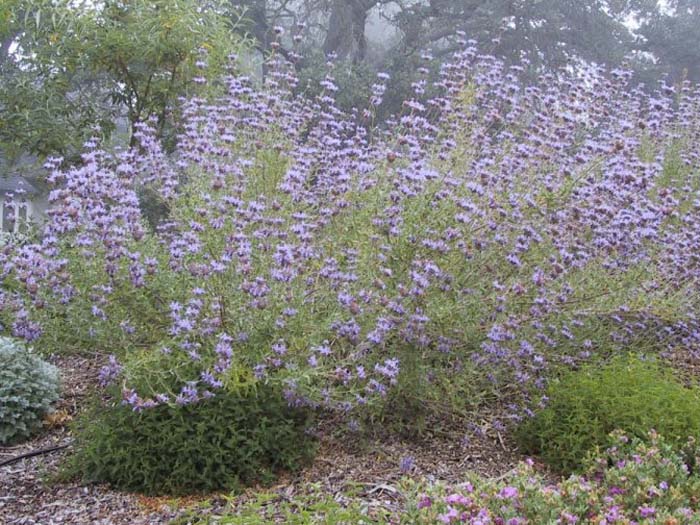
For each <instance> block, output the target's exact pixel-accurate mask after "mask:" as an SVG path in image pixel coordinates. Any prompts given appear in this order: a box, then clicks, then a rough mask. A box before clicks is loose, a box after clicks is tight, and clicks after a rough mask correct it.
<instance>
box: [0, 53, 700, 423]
mask: <svg viewBox="0 0 700 525" xmlns="http://www.w3.org/2000/svg"><path fill="white" fill-rule="evenodd" d="M463 44H464V47H463V49H462V50H461V51H460V52H458V53H457V54H456V55H455V57H454V59H453V60H452V61H451V62H449V63H447V64H445V65H444V67H443V70H442V74H441V77H440V80H439V81H438V82H437V83H436V85H434V86H432V87H431V89H426V81H421V82H419V83H417V84H416V86H414V87H415V92H416V93H415V99H414V100H409V101H407V103H406V105H405V112H404V113H403V114H402V115H399V116H397V117H396V118H395V119H393V120H390V121H389V122H387V123H386V126H384V127H382V128H377V129H375V128H371V127H370V125H369V124H368V122H371V119H368V118H367V115H363V114H361V112H351V113H349V114H345V113H343V112H342V111H340V110H339V109H338V107H337V106H336V104H335V102H334V100H333V97H332V95H333V93H334V92H335V83H334V81H333V78H332V77H331V76H328V77H327V78H326V79H325V80H324V82H323V84H322V88H323V91H322V93H321V95H320V96H318V97H317V98H315V99H313V100H308V99H305V98H303V97H302V96H300V95H296V94H295V91H294V88H295V87H296V85H297V82H298V81H297V79H296V77H295V75H294V69H293V67H291V66H290V64H288V63H286V62H285V61H284V60H283V59H282V57H280V56H274V57H273V58H272V59H271V62H270V64H269V65H268V75H267V77H266V82H265V83H264V85H262V86H261V87H257V86H256V85H255V84H254V82H252V81H251V80H250V79H248V78H246V77H243V76H231V77H228V78H225V79H223V85H224V86H225V88H226V93H225V95H224V96H221V97H219V98H216V99H203V98H192V99H190V100H187V101H183V122H182V127H181V129H182V133H181V135H180V137H179V141H178V146H177V149H176V151H175V153H174V154H172V155H166V154H165V152H164V151H163V149H162V148H161V146H160V145H159V144H158V142H157V141H156V139H155V134H154V132H153V130H152V129H151V128H150V127H149V125H148V124H144V125H142V126H141V127H140V129H139V131H138V133H137V137H138V139H139V141H140V144H139V146H138V147H136V148H133V149H131V150H129V151H127V152H124V153H122V154H118V155H116V156H112V155H109V154H107V153H105V152H103V151H101V150H100V149H99V147H98V145H97V144H96V143H90V144H88V145H87V149H86V152H85V154H84V155H83V162H82V164H81V165H79V166H77V167H73V168H70V169H67V170H63V169H61V168H60V164H61V163H60V160H59V159H51V160H50V161H49V162H48V163H47V167H48V168H49V170H50V171H51V174H50V176H49V182H50V183H51V184H52V185H53V187H54V189H53V190H52V191H51V194H50V201H51V209H50V212H49V220H48V222H47V225H46V227H45V231H44V233H43V236H42V238H41V240H40V241H38V242H37V243H36V244H31V245H12V246H9V247H6V248H3V250H2V252H0V279H1V280H2V281H1V282H2V288H0V306H1V307H2V321H3V322H2V324H3V326H5V327H7V328H8V329H9V330H11V331H12V332H13V335H15V336H20V337H24V338H26V339H28V340H32V341H34V342H35V345H38V346H41V345H46V346H47V347H48V346H50V345H53V346H56V345H59V347H60V346H61V345H65V346H71V347H79V348H85V349H88V348H89V349H91V350H95V349H96V350H101V351H108V352H113V351H114V347H115V345H118V346H119V352H118V353H119V354H120V355H121V356H122V358H123V361H124V363H123V365H124V366H127V367H128V366H129V359H130V357H129V356H130V355H131V354H132V353H134V352H135V353H139V352H144V351H147V352H159V351H162V353H163V354H167V356H168V358H169V359H171V361H168V362H169V363H171V364H173V363H179V364H180V365H177V366H176V365H174V364H173V366H174V368H175V369H177V371H173V372H172V374H171V377H173V378H176V380H177V384H176V385H175V386H173V387H172V388H171V389H170V391H162V392H160V391H158V392H156V391H144V392H135V391H133V390H131V389H130V388H129V387H128V385H127V387H126V388H125V390H124V391H125V401H126V402H128V403H130V404H132V405H133V406H135V407H143V406H152V405H155V404H159V403H162V402H166V401H170V400H174V401H175V402H178V403H191V402H195V401H197V400H199V399H202V398H206V397H209V396H211V395H214V392H215V391H216V390H217V389H218V388H221V387H222V385H224V384H225V383H226V381H227V380H228V379H229V376H230V374H231V370H232V368H236V369H237V370H238V369H240V368H244V369H246V370H249V371H250V373H251V375H254V376H255V377H257V378H259V379H263V378H266V379H267V380H279V381H282V382H284V384H285V385H286V386H285V389H286V392H287V397H288V398H289V399H290V400H293V402H295V403H304V404H308V405H311V406H323V407H325V408H330V409H334V410H339V411H342V412H344V413H345V412H349V411H351V410H353V409H354V408H356V407H360V406H363V405H365V404H367V403H368V401H371V400H373V399H381V398H382V397H383V396H385V395H386V392H387V390H388V389H390V388H391V387H392V386H393V385H395V384H396V383H397V382H399V381H400V377H401V374H402V371H403V370H404V369H405V367H413V368H414V369H415V370H413V371H412V372H416V371H417V373H418V374H419V375H420V376H424V377H431V376H434V375H435V374H443V375H446V376H447V377H448V378H449V377H452V376H454V375H457V374H460V373H462V371H463V370H465V368H471V369H474V370H477V371H478V372H479V373H480V374H481V376H482V377H483V379H484V383H483V384H479V385H475V387H478V388H493V389H495V391H496V392H498V393H500V394H502V395H504V396H506V395H507V396H512V394H513V393H514V392H517V395H518V399H519V401H518V402H516V403H515V405H514V410H513V415H514V416H515V417H520V416H521V415H522V414H523V412H522V410H521V408H517V407H522V403H520V402H521V401H526V400H531V401H534V402H539V401H540V397H541V389H542V387H543V386H544V382H545V378H546V374H547V371H548V370H549V369H550V367H552V366H562V365H563V366H570V365H572V364H575V363H577V362H579V361H581V360H584V359H588V358H589V357H590V356H591V355H593V353H594V352H595V351H596V350H598V349H601V348H603V347H605V348H606V350H609V349H611V348H612V349H614V348H620V347H623V346H626V345H632V344H634V345H641V344H646V345H648V346H650V347H652V348H653V349H656V350H659V351H673V350H679V349H682V350H683V351H689V352H695V351H697V350H698V349H700V324H699V322H698V310H697V307H698V301H697V293H696V290H697V286H698V278H699V277H700V258H699V257H698V254H699V253H700V189H699V188H698V185H697V183H696V179H697V176H698V167H699V166H700V149H698V147H697V144H699V143H700V88H698V87H696V86H693V85H691V84H689V83H683V84H681V85H679V86H669V85H666V84H661V85H660V86H659V87H658V89H656V90H655V91H652V92H651V94H649V92H647V91H643V90H642V89H640V88H632V87H631V84H630V75H629V74H628V73H627V72H626V71H619V70H614V71H605V70H603V69H595V68H593V69H588V70H585V71H576V72H556V73H545V74H543V75H542V77H541V78H540V79H539V81H538V82H536V83H532V84H530V85H527V86H524V85H523V84H522V83H521V82H520V81H519V75H520V72H521V69H522V68H521V67H519V66H513V67H509V66H507V65H506V64H504V63H503V62H501V61H500V60H498V59H496V58H494V57H490V56H484V55H481V54H479V53H478V51H477V50H476V49H475V48H474V47H473V45H472V44H473V43H471V42H464V43H463ZM386 80H387V77H386V76H385V75H381V76H380V77H379V78H378V80H377V84H376V85H375V86H374V87H373V88H372V96H371V100H370V101H368V104H369V108H370V109H369V110H368V111H370V113H371V110H372V107H373V106H372V105H373V104H374V105H377V104H380V103H381V98H382V95H383V93H384V87H383V85H384V83H385V82H386ZM428 92H430V93H437V95H436V96H432V97H431V98H428V96H427V95H426V93H428ZM144 193H148V194H149V195H156V196H157V198H158V200H159V201H158V202H159V204H160V205H161V207H162V208H163V209H165V210H167V218H166V219H165V220H163V221H161V223H160V224H159V225H158V227H157V229H156V231H153V232H152V231H150V229H149V227H148V226H147V223H146V221H145V219H144V216H143V214H142V211H141V207H140V202H139V195H142V194H144ZM144 349H145V350H144ZM164 349H166V350H164ZM119 366H121V365H119V364H118V363H116V362H112V363H110V366H109V369H108V370H105V371H104V374H103V376H104V378H105V380H107V379H114V377H115V376H116V375H117V374H118V373H119V371H120V368H119ZM180 369H183V370H188V371H190V372H188V373H189V374H190V375H189V376H187V377H183V376H182V374H180V372H179V370H180ZM412 376H413V375H412Z"/></svg>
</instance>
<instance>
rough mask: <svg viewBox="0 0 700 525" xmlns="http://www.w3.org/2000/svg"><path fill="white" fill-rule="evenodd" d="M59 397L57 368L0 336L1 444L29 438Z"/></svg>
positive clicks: (14, 342)
mask: <svg viewBox="0 0 700 525" xmlns="http://www.w3.org/2000/svg"><path fill="white" fill-rule="evenodd" d="M58 396H59V378H58V369H57V368H56V367H55V366H53V365H51V364H49V363H47V362H46V361H44V360H42V359H41V358H40V357H38V356H36V355H34V354H33V353H31V352H30V351H29V350H27V348H26V347H25V345H24V344H22V343H21V342H19V341H16V340H13V339H10V338H7V337H0V445H10V444H13V443H15V442H17V441H19V440H22V439H25V438H28V437H29V436H31V434H32V433H33V432H35V431H36V430H37V429H39V428H41V422H42V420H43V417H44V415H46V413H47V412H48V411H49V410H50V409H51V405H52V404H53V403H54V402H55V401H57V400H58Z"/></svg>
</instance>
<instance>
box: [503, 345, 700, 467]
mask: <svg viewBox="0 0 700 525" xmlns="http://www.w3.org/2000/svg"><path fill="white" fill-rule="evenodd" d="M547 396H548V398H549V401H548V404H547V406H546V408H544V409H542V410H540V411H539V412H538V413H536V414H535V416H534V417H533V418H531V419H529V420H526V421H525V422H524V423H523V424H521V425H520V426H519V427H518V429H517V430H516V437H517V440H518V442H519V445H520V446H521V448H522V449H523V450H524V451H525V452H526V453H528V454H537V455H539V456H541V458H542V459H543V460H544V461H545V462H547V463H548V464H549V465H551V466H552V467H554V468H555V469H557V470H560V471H562V472H572V471H576V470H579V469H580V468H581V466H582V461H583V459H584V458H585V456H586V454H587V453H588V452H589V451H590V450H592V449H593V448H595V447H596V446H599V447H605V446H607V445H609V443H610V441H609V434H610V433H611V432H612V431H614V430H623V431H624V432H626V433H627V434H629V435H631V436H636V437H638V438H644V437H645V436H646V435H647V433H648V431H649V430H650V429H654V430H656V431H657V432H659V433H660V434H662V435H663V436H665V437H666V439H667V440H668V441H669V442H671V443H675V444H678V445H680V444H682V443H684V442H685V441H686V440H687V439H688V437H698V436H700V389H698V387H697V386H695V385H694V386H690V387H686V386H684V385H683V384H682V383H681V382H680V381H679V380H678V379H677V378H676V377H675V376H674V374H673V372H672V371H671V370H670V368H668V367H667V366H664V365H662V364H660V363H659V362H658V361H655V360H649V359H643V358H640V357H636V356H620V357H616V358H613V359H612V360H611V361H610V362H609V363H607V364H604V365H602V366H601V365H600V364H597V365H595V364H592V365H588V366H585V367H583V368H582V369H580V370H578V371H575V372H570V373H568V374H566V375H564V376H563V377H561V378H560V380H558V381H555V382H552V383H551V384H550V386H549V387H548V391H547Z"/></svg>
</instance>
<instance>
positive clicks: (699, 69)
mask: <svg viewBox="0 0 700 525" xmlns="http://www.w3.org/2000/svg"><path fill="white" fill-rule="evenodd" d="M698 28H700V1H698V0H669V1H668V2H666V5H665V8H664V9H657V10H654V11H650V12H647V13H645V16H644V18H643V23H642V25H641V27H640V29H639V33H640V35H641V37H642V42H641V46H640V47H641V49H642V50H643V51H646V52H649V53H651V54H652V55H653V57H654V58H655V59H656V69H657V70H658V71H659V72H660V73H665V74H669V75H670V76H671V78H672V79H675V80H678V79H681V78H687V79H688V80H691V81H694V82H699V81H700V30H698Z"/></svg>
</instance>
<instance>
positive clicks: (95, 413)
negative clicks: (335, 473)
mask: <svg viewBox="0 0 700 525" xmlns="http://www.w3.org/2000/svg"><path fill="white" fill-rule="evenodd" d="M308 424H309V413H308V412H307V411H305V410H303V409H298V408H291V407H289V406H288V404H287V402H286V401H285V400H284V399H283V397H282V395H281V392H280V391H279V390H278V389H273V388H268V387H266V386H259V385H257V386H256V388H247V389H241V390H238V391H236V392H235V393H232V392H230V391H226V390H224V391H221V392H220V393H219V394H218V395H217V396H216V397H213V398H211V399H208V400H205V401H201V402H199V403H197V404H195V405H185V406H179V405H162V406H158V407H155V408H151V409H148V410H143V411H140V412H138V411H134V410H133V409H132V408H131V407H128V406H124V405H117V406H109V407H104V406H100V405H99V404H98V405H97V406H95V407H94V409H93V410H91V411H89V412H88V413H87V414H86V415H85V416H84V417H82V418H81V419H80V420H79V421H78V422H77V424H76V428H75V433H76V446H75V453H74V454H73V455H72V457H71V458H70V459H69V462H68V464H67V465H66V468H65V469H64V473H63V475H64V477H79V478H81V479H82V480H83V481H86V482H107V483H109V484H111V485H112V486H114V487H116V488H120V489H125V490H133V491H138V492H142V493H144V494H175V495H178V494H188V493H198V492H202V493H203V492H211V491H217V490H232V489H234V490H235V489H237V488H238V487H240V486H241V485H247V484H251V483H269V482H271V481H272V480H274V479H275V475H276V474H277V473H278V471H280V470H296V469H298V468H300V467H301V466H302V465H303V464H304V463H305V462H306V461H307V460H309V459H311V457H312V456H313V452H314V450H315V444H314V442H313V439H312V437H311V436H310V435H308V433H307V430H308Z"/></svg>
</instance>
